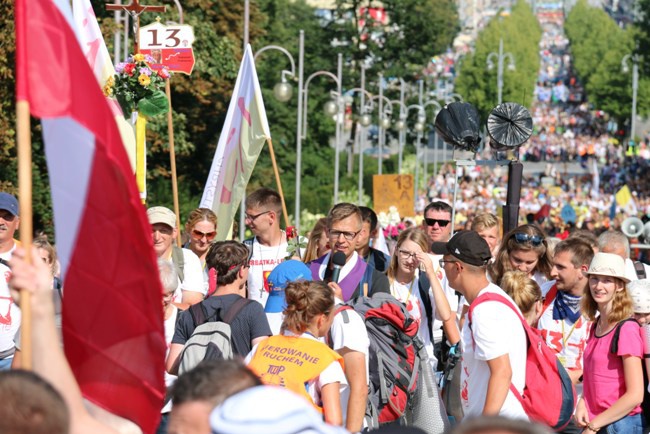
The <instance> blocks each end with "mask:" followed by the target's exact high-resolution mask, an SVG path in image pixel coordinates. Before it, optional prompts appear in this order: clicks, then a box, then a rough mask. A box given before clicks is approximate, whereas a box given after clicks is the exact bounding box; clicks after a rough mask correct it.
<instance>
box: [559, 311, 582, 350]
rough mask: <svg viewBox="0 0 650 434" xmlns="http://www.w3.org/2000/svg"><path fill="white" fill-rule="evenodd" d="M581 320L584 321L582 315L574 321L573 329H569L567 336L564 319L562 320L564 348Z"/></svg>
mask: <svg viewBox="0 0 650 434" xmlns="http://www.w3.org/2000/svg"><path fill="white" fill-rule="evenodd" d="M580 321H582V317H580V318H578V321H576V322H574V323H573V327H571V330H569V334H568V335H567V337H566V338H565V337H564V320H561V322H562V349H564V348H565V347H566V343H567V341H568V340H569V338H570V337H571V335H572V334H573V332H574V330H575V329H576V326H577V325H578V323H579V322H580Z"/></svg>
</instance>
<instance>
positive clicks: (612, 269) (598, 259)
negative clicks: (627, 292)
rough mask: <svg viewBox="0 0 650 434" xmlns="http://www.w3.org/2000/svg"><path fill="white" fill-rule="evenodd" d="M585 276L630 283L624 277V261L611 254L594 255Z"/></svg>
mask: <svg viewBox="0 0 650 434" xmlns="http://www.w3.org/2000/svg"><path fill="white" fill-rule="evenodd" d="M587 274H598V275H600V276H611V277H616V278H617V279H621V280H622V281H624V282H625V283H628V282H629V281H630V279H628V278H627V277H625V261H624V260H623V258H621V257H620V256H618V255H615V254H613V253H602V252H598V253H596V254H595V255H594V259H593V260H592V261H591V264H590V265H589V270H588V271H587Z"/></svg>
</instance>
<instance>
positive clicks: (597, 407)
mask: <svg viewBox="0 0 650 434" xmlns="http://www.w3.org/2000/svg"><path fill="white" fill-rule="evenodd" d="M639 329H640V327H639V325H638V324H637V323H636V322H634V321H627V322H625V323H624V324H623V325H622V326H621V333H620V335H619V339H618V353H617V355H614V354H612V353H610V351H609V350H610V347H611V344H612V339H613V338H614V330H616V328H614V329H613V330H611V331H610V332H608V333H606V334H605V335H604V336H600V337H598V336H596V333H595V330H596V326H595V325H594V327H593V328H592V333H590V335H589V339H588V340H587V348H586V349H585V353H584V393H583V395H584V398H585V401H586V403H587V410H588V411H589V418H590V419H593V418H594V417H595V416H597V415H598V414H600V413H602V412H603V411H605V410H607V409H608V408H609V407H611V406H612V404H614V402H616V401H617V400H618V399H619V398H620V397H621V396H622V395H623V394H624V393H625V376H624V373H623V359H622V357H621V356H635V357H639V358H643V340H642V339H641V334H640V333H639ZM640 412H641V406H636V407H635V408H634V409H633V410H632V411H631V412H630V413H629V414H630V415H634V414H637V413H640Z"/></svg>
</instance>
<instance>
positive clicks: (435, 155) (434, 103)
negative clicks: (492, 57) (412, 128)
mask: <svg viewBox="0 0 650 434" xmlns="http://www.w3.org/2000/svg"><path fill="white" fill-rule="evenodd" d="M459 96H460V95H459ZM429 106H434V107H435V109H436V111H435V112H434V115H433V119H434V121H435V119H436V116H438V112H440V110H442V106H440V103H439V102H438V101H436V100H435V99H432V100H428V101H426V102H425V103H424V105H423V106H422V109H423V111H424V116H425V124H424V125H425V126H426V110H427V107H429ZM437 137H438V135H437V134H436V139H437ZM428 143H429V142H428V141H427V150H425V151H424V156H423V158H422V162H423V164H424V169H423V170H422V176H423V177H424V182H425V183H426V182H427V181H426V179H427V164H428V161H427V153H428V152H427V151H428V149H429V146H428ZM433 166H434V168H435V169H434V170H437V167H438V142H437V140H436V142H435V147H434V153H433Z"/></svg>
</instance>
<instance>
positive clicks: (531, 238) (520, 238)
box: [513, 233, 544, 246]
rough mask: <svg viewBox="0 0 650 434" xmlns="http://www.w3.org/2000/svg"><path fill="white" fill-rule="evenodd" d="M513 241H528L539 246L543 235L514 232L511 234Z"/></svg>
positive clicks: (520, 242) (521, 242)
mask: <svg viewBox="0 0 650 434" xmlns="http://www.w3.org/2000/svg"><path fill="white" fill-rule="evenodd" d="M513 237H514V239H515V241H516V242H517V243H519V244H523V243H530V244H532V245H533V246H539V245H540V244H542V241H544V237H540V236H539V235H528V234H522V233H516V234H514V235H513Z"/></svg>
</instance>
